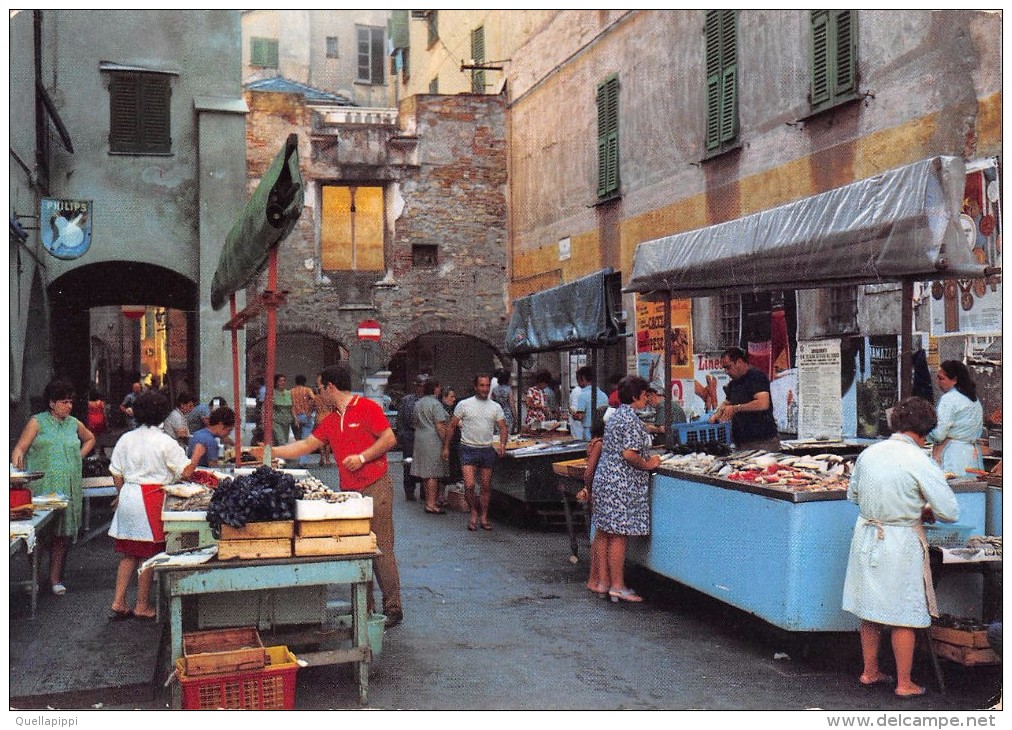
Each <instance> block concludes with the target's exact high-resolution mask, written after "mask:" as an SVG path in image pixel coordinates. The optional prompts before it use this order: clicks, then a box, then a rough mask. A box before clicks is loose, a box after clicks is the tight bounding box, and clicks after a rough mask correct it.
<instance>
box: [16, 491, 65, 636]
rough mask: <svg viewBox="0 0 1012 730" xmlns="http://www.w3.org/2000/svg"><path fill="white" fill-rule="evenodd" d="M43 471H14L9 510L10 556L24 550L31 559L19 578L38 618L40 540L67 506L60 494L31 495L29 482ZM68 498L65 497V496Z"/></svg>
mask: <svg viewBox="0 0 1012 730" xmlns="http://www.w3.org/2000/svg"><path fill="white" fill-rule="evenodd" d="M43 476H45V474H44V473H43V472H37V471H36V472H17V473H15V472H13V471H12V472H11V476H10V480H11V487H10V488H11V502H10V504H11V507H10V509H11V511H10V557H11V559H12V560H13V559H14V558H15V556H17V555H20V554H22V553H24V554H25V556H26V557H27V559H28V569H29V577H28V579H26V580H24V581H20V582H17V585H18V587H21V588H25V589H26V590H27V591H28V594H29V596H30V597H31V607H32V610H31V614H30V616H29V618H35V609H36V607H37V605H38V602H39V555H40V554H41V552H42V551H41V550H40V549H38V548H37V544H38V543H39V542H44V541H45V540H46V539H47V538H48V536H49V535H50V533H51V532H52V530H53V528H54V527H55V526H56V518H57V516H58V515H59V514H60V510H62V509H65V508H66V506H67V504H66V501H61V500H60V497H59V495H46V496H41V497H32V493H31V490H29V489H28V488H27V485H28V483H29V482H33V481H35V480H37V479H41V478H42V477H43ZM65 499H66V498H65V497H64V498H63V500H65Z"/></svg>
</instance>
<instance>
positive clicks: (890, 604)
mask: <svg viewBox="0 0 1012 730" xmlns="http://www.w3.org/2000/svg"><path fill="white" fill-rule="evenodd" d="M891 423H892V427H893V429H895V433H893V435H892V436H891V437H890V438H889V439H887V440H886V441H880V442H879V443H876V444H874V445H872V446H869V447H868V448H867V449H865V450H864V451H863V452H862V453H861V455H860V456H859V457H858V458H857V462H856V463H855V464H854V472H853V474H851V477H850V486H849V487H848V489H847V499H849V500H850V501H851V502H855V503H856V504H857V506H858V508H859V509H860V515H859V516H858V518H857V524H856V525H855V526H854V537H853V539H852V540H851V544H850V558H849V560H848V562H847V577H846V580H845V581H844V584H843V610H845V611H849V612H850V613H853V614H855V615H856V616H858V618H860V619H861V628H860V633H861V653H862V656H863V658H864V671H863V672H862V673H861V677H860V682H861V684H863V685H866V686H871V685H876V684H883V683H891V682H892V681H893V680H892V677H889V676H887V675H886V674H885V673H883V672H882V671H881V670H880V669H879V663H878V650H879V643H880V641H881V638H882V629H883V628H884V627H890V629H891V634H892V636H891V639H892V647H893V654H894V656H895V658H896V689H895V693H896V695H897V696H898V697H916V696H918V695H922V694H924V691H925V690H924V688H923V687H920V686H918V685H916V684H914V683H913V681H912V679H911V677H910V671H911V668H912V666H913V660H914V643H915V638H916V630H917V629H919V628H924V627H926V626H929V625H930V624H931V616H934V615H937V610H936V608H935V592H934V587H933V586H932V583H931V569H930V566H929V563H928V545H927V539H926V538H925V536H924V526H923V524H922V523H923V522H934V521H935V519H936V518H937V519H939V520H941V521H942V522H955V521H956V520H957V519H958V518H959V505H958V504H957V503H956V495H955V494H953V492H952V489H950V488H949V484H948V482H946V481H945V475H944V474H942V470H941V469H940V468H939V467H938V464H936V463H935V462H934V461H932V460H931V459H930V458H929V457H928V455H927V454H926V453H925V452H924V450H923V447H924V445H925V443H926V439H925V437H926V436H927V435H928V433H929V432H930V431H931V429H933V428H934V427H935V423H936V417H935V409H934V407H933V406H932V405H931V404H930V403H928V402H927V401H926V400H924V399H922V398H907V399H906V400H903V401H901V402H900V403H898V404H897V405H896V407H895V408H894V409H893V411H892V418H891Z"/></svg>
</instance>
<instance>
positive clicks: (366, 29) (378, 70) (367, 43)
mask: <svg viewBox="0 0 1012 730" xmlns="http://www.w3.org/2000/svg"><path fill="white" fill-rule="evenodd" d="M355 32H356V35H357V37H358V74H357V76H356V77H355V81H357V82H358V83H362V84H373V85H375V86H380V85H382V84H383V83H384V80H383V65H384V63H385V59H386V53H385V49H384V48H383V35H384V29H383V28H382V27H373V26H367V25H356V26H355Z"/></svg>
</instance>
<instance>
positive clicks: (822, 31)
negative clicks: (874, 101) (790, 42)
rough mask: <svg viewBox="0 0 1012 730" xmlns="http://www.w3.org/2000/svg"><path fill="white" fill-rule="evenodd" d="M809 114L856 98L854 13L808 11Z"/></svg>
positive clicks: (848, 11)
mask: <svg viewBox="0 0 1012 730" xmlns="http://www.w3.org/2000/svg"><path fill="white" fill-rule="evenodd" d="M811 22H812V34H811V35H812V68H811V72H812V88H811V92H810V94H809V101H810V103H811V105H812V111H813V112H819V111H822V110H823V109H829V108H830V107H834V106H836V105H837V104H842V103H843V102H845V101H850V100H851V99H856V98H857V97H858V93H857V11H855V10H812V11H811Z"/></svg>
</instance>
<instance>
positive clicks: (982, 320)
mask: <svg viewBox="0 0 1012 730" xmlns="http://www.w3.org/2000/svg"><path fill="white" fill-rule="evenodd" d="M967 170H968V172H967V174H966V187H965V188H964V190H963V208H962V213H961V214H960V216H959V222H960V226H961V227H962V230H963V240H962V241H961V242H960V243H961V244H962V245H965V246H966V247H967V248H969V249H970V251H971V252H972V253H973V256H974V258H975V259H976V260H977V262H978V263H981V264H985V265H987V266H993V267H997V268H1000V267H1001V259H1002V255H1001V254H1002V231H1001V225H1002V220H1001V183H1000V180H999V179H998V162H997V160H996V159H993V158H992V159H987V160H981V161H976V162H971V163H968V164H967ZM930 291H931V298H930V300H929V301H930V302H931V334H932V335H933V336H935V337H942V336H945V335H966V334H1000V333H1001V276H1000V275H997V276H991V277H988V278H984V279H950V280H946V281H935V282H932V283H931V287H930Z"/></svg>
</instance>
